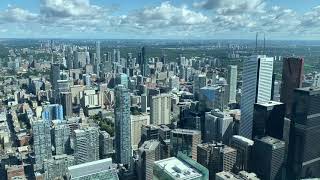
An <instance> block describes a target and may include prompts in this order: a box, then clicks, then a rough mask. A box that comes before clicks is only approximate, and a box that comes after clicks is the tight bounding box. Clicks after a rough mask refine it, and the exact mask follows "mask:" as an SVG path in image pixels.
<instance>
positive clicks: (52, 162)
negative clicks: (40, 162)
mask: <svg viewBox="0 0 320 180" xmlns="http://www.w3.org/2000/svg"><path fill="white" fill-rule="evenodd" d="M73 165H74V157H73V156H71V155H66V154H62V155H56V156H53V157H52V158H51V159H45V160H44V168H43V169H44V174H45V177H46V178H45V179H63V178H64V177H65V176H66V175H67V173H68V167H70V166H73Z"/></svg>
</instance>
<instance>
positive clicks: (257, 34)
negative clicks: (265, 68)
mask: <svg viewBox="0 0 320 180" xmlns="http://www.w3.org/2000/svg"><path fill="white" fill-rule="evenodd" d="M258 36H259V33H258V32H257V33H256V50H255V51H256V53H258Z"/></svg>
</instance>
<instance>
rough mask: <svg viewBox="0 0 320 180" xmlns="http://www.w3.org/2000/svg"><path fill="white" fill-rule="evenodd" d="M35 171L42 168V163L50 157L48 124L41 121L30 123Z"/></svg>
mask: <svg viewBox="0 0 320 180" xmlns="http://www.w3.org/2000/svg"><path fill="white" fill-rule="evenodd" d="M32 134H33V150H34V156H35V167H34V169H35V170H41V169H42V168H43V161H44V160H45V159H50V158H51V157H52V151H51V133H50V123H49V122H46V121H42V120H38V121H33V122H32Z"/></svg>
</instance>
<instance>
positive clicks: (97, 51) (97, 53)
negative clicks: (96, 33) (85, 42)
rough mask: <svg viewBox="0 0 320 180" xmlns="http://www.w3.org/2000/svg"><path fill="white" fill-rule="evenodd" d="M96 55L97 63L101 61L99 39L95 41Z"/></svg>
mask: <svg viewBox="0 0 320 180" xmlns="http://www.w3.org/2000/svg"><path fill="white" fill-rule="evenodd" d="M96 56H97V60H96V63H95V64H96V65H99V64H100V63H101V52H100V41H97V42H96Z"/></svg>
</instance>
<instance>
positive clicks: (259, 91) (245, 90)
mask: <svg viewBox="0 0 320 180" xmlns="http://www.w3.org/2000/svg"><path fill="white" fill-rule="evenodd" d="M243 67H244V69H243V72H242V78H243V79H242V80H243V84H242V89H241V92H242V96H241V123H240V132H239V133H240V135H241V136H244V137H246V138H251V136H252V123H253V110H254V104H255V103H263V102H268V101H270V100H271V95H272V86H273V85H272V77H273V58H270V57H267V56H265V55H258V56H251V57H250V58H248V59H246V60H245V61H244V65H243Z"/></svg>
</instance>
